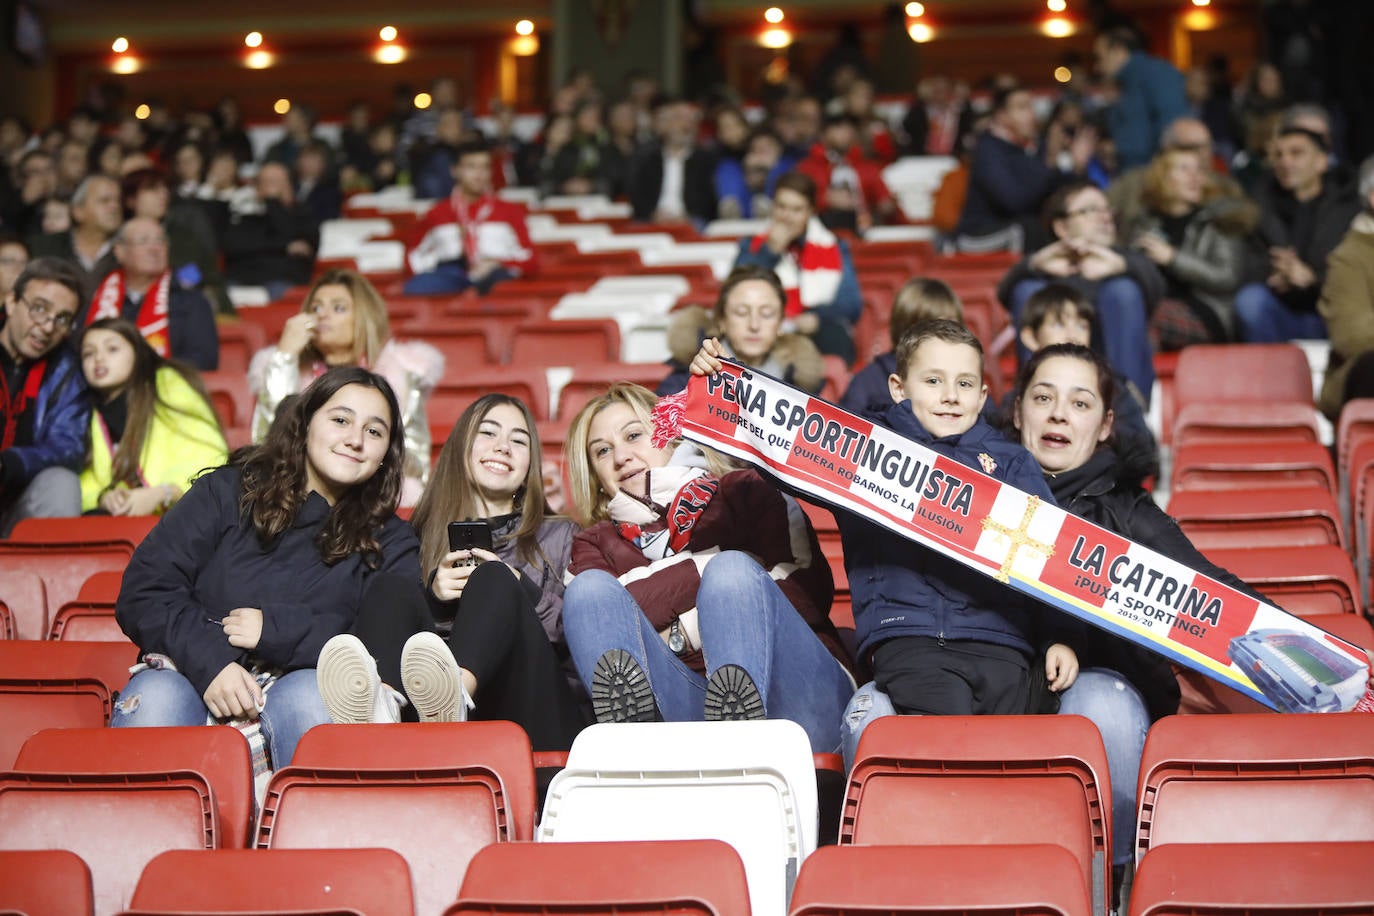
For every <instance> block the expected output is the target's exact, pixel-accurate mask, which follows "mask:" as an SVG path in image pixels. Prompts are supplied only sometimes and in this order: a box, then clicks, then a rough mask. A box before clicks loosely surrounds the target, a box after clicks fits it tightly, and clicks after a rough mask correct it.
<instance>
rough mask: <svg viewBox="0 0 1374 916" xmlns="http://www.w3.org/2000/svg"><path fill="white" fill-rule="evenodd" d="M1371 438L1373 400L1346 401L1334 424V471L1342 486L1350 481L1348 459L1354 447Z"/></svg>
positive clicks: (1373, 433)
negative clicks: (1338, 475) (1338, 418)
mask: <svg viewBox="0 0 1374 916" xmlns="http://www.w3.org/2000/svg"><path fill="white" fill-rule="evenodd" d="M1371 438H1374V398H1356V399H1355V400H1353V401H1347V402H1346V404H1345V406H1344V407H1342V408H1341V416H1340V420H1339V421H1338V422H1337V424H1336V471H1337V473H1339V474H1340V478H1341V481H1342V486H1345V482H1346V481H1348V480H1349V479H1350V473H1349V469H1350V457H1351V454H1352V453H1353V452H1354V450H1355V446H1356V445H1358V444H1359V443H1361V442H1365V441H1367V440H1369V439H1371Z"/></svg>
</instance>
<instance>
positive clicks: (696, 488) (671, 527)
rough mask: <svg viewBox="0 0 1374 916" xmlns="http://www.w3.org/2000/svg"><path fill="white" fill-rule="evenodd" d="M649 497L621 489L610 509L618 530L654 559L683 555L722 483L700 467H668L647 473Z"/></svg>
mask: <svg viewBox="0 0 1374 916" xmlns="http://www.w3.org/2000/svg"><path fill="white" fill-rule="evenodd" d="M645 473H646V474H647V475H648V478H649V495H648V496H635V495H633V494H631V493H627V492H625V491H624V490H620V491H619V492H617V493H616V495H615V496H614V497H613V498H612V499H611V501H610V504H609V505H608V506H607V509H608V510H609V512H610V515H611V520H612V521H613V522H615V525H616V530H617V531H618V532H619V533H620V536H621V537H623V538H625V540H627V541H633V542H634V543H635V545H636V546H638V547H639V549H640V550H642V551H644V555H645V556H646V557H648V558H649V559H651V560H661V559H663V558H664V557H671V556H673V555H674V554H677V553H680V552H681V551H682V550H683V549H684V548H686V546H687V545H688V544H689V543H690V542H691V540H692V528H693V526H695V525H696V522H697V519H699V518H701V514H702V513H703V512H705V511H706V507H707V506H708V505H710V503H711V498H712V497H713V496H715V495H716V491H717V490H719V489H720V481H719V480H718V479H717V478H715V477H713V476H711V475H710V474H708V473H706V472H705V471H703V470H702V469H701V468H692V467H680V466H677V465H668V466H666V467H661V468H653V469H651V470H649V471H646V472H645Z"/></svg>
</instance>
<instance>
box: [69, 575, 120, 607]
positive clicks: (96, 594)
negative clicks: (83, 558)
mask: <svg viewBox="0 0 1374 916" xmlns="http://www.w3.org/2000/svg"><path fill="white" fill-rule="evenodd" d="M123 584H124V573H123V572H116V571H109V570H107V571H105V572H98V573H92V574H91V575H89V576H87V577H86V581H85V582H82V583H81V591H79V592H77V595H76V597H77V600H78V601H103V602H105V603H106V604H114V603H115V601H116V600H117V599H118V598H119V588H120V586H121V585H123Z"/></svg>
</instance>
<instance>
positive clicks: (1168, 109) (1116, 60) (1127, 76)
mask: <svg viewBox="0 0 1374 916" xmlns="http://www.w3.org/2000/svg"><path fill="white" fill-rule="evenodd" d="M1093 54H1094V55H1095V56H1096V57H1097V69H1098V70H1100V71H1101V72H1102V76H1103V77H1104V78H1105V79H1111V80H1115V81H1116V87H1117V99H1116V103H1115V104H1114V105H1112V107H1111V109H1110V110H1109V111H1108V112H1107V123H1108V125H1109V126H1110V127H1111V131H1112V139H1113V140H1114V141H1116V157H1117V161H1118V163H1119V165H1120V168H1121V171H1125V170H1126V169H1129V168H1133V167H1135V166H1137V165H1145V164H1146V163H1147V162H1149V161H1150V159H1151V158H1152V157H1153V156H1154V154H1155V150H1157V149H1158V148H1159V137H1160V135H1161V134H1163V133H1164V128H1166V127H1168V126H1169V125H1170V124H1171V123H1173V121H1174V120H1175V119H1176V118H1182V117H1185V116H1187V115H1188V114H1190V110H1189V108H1188V99H1187V97H1186V96H1185V95H1184V94H1183V74H1182V73H1179V72H1178V68H1177V67H1175V66H1174V65H1173V64H1171V63H1169V62H1168V61H1167V60H1163V59H1161V58H1158V57H1150V56H1149V55H1148V54H1146V53H1145V52H1144V51H1142V50H1141V49H1140V40H1139V38H1138V37H1137V36H1136V34H1135V32H1133V31H1132V30H1131V29H1129V28H1127V27H1125V26H1118V27H1117V28H1114V29H1109V30H1108V31H1106V32H1103V33H1102V34H1101V35H1099V36H1097V40H1096V41H1095V42H1094V43H1093Z"/></svg>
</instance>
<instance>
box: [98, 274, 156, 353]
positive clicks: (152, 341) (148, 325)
mask: <svg viewBox="0 0 1374 916" xmlns="http://www.w3.org/2000/svg"><path fill="white" fill-rule="evenodd" d="M171 289H172V272H171V271H164V272H163V274H162V276H160V277H158V278H157V279H156V280H154V281H153V285H152V286H150V287H148V290H147V292H145V293H144V294H143V301H142V302H141V303H139V306H138V316H137V318H135V320H134V324H136V325H138V332H139V333H140V334H142V335H143V339H144V340H146V341H148V345H149V346H151V347H152V348H153V349H154V350H156V351H157V353H158V355H159V356H163V357H166V356H170V355H171V353H172V348H171V338H170V336H169V334H168V328H169V325H168V322H167V300H168V297H169V296H170V295H171ZM127 295H128V282H127V280H126V279H125V277H124V271H122V270H114V271H111V272H110V273H109V275H107V276H106V277H105V279H104V280H101V281H100V285H99V286H98V287H96V290H95V295H94V296H93V297H91V307H90V310H89V311H88V312H87V313H86V324H88V325H89V324H91V323H92V322H95V321H99V320H100V319H102V318H118V317H119V316H120V315H121V314H123V311H124V297H125V296H127Z"/></svg>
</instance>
